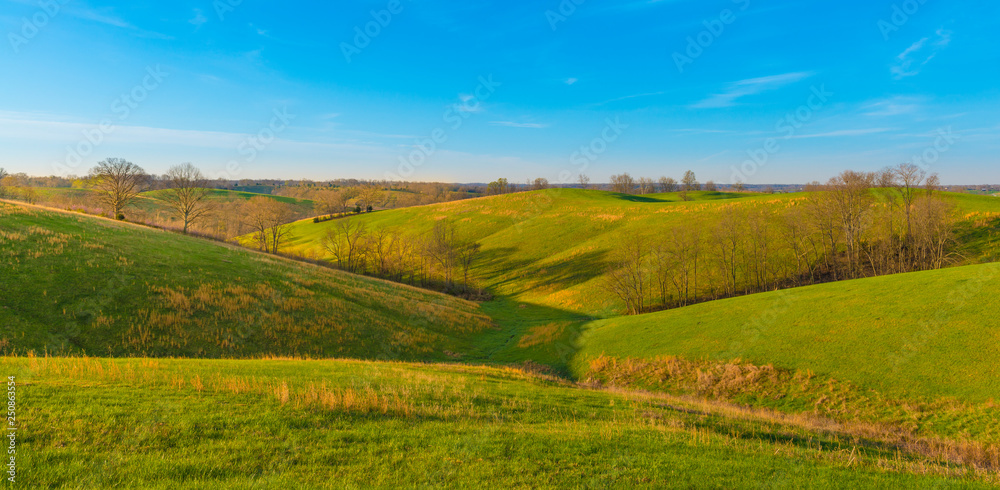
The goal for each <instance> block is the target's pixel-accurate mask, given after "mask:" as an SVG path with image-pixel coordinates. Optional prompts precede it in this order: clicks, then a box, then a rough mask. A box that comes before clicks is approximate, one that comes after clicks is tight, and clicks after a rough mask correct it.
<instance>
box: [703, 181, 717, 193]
mask: <svg viewBox="0 0 1000 490" xmlns="http://www.w3.org/2000/svg"><path fill="white" fill-rule="evenodd" d="M705 190H706V191H708V192H715V191H717V190H718V189H716V187H715V182H714V181H711V180H710V181H708V182H705Z"/></svg>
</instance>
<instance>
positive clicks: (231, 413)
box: [0, 357, 996, 488]
mask: <svg viewBox="0 0 1000 490" xmlns="http://www.w3.org/2000/svg"><path fill="white" fill-rule="evenodd" d="M0 366H2V369H3V372H4V373H5V375H7V376H10V375H13V376H15V383H16V394H17V395H16V401H17V405H16V407H17V423H18V424H19V426H20V432H18V435H19V436H18V439H17V444H18V446H17V468H18V480H17V481H18V483H20V484H22V485H28V486H32V487H43V486H46V487H47V486H74V487H77V486H84V487H104V488H107V487H111V486H115V487H152V488H177V487H178V486H185V487H197V488H209V487H211V488H217V487H239V488H247V487H268V488H274V487H281V488H295V487H319V486H323V487H328V486H329V487H338V488H343V487H347V488H372V487H392V488H400V487H418V486H419V487H422V486H434V487H449V488H470V487H484V486H490V487H494V488H528V487H530V488H566V487H602V488H607V487H611V488H635V487H657V488H662V487H692V486H696V487H725V488H734V487H759V486H761V485H768V486H779V487H787V486H797V487H800V486H805V487H812V488H831V487H839V488H845V487H851V488H862V487H863V488H887V487H896V488H898V487H917V486H931V485H940V486H945V487H962V488H968V487H973V488H975V487H986V486H987V485H988V484H989V482H991V481H993V482H994V483H995V480H996V479H995V475H994V476H988V475H982V474H980V475H978V476H977V475H975V474H973V472H971V471H968V470H965V469H963V468H961V467H956V466H955V465H950V466H949V465H945V464H941V463H936V462H934V461H932V460H929V459H927V458H924V457H920V456H918V455H915V454H909V453H907V452H905V451H902V452H901V451H897V450H895V449H894V448H893V447H891V446H886V445H885V444H882V443H880V442H879V441H878V440H874V439H867V438H859V437H856V436H853V435H850V434H849V433H844V432H841V431H838V430H827V429H824V428H823V427H822V426H821V425H817V422H818V421H809V420H805V419H796V420H792V419H781V418H773V417H768V416H766V414H758V413H750V412H746V413H739V416H733V415H734V414H737V413H738V412H732V411H731V410H732V409H727V408H726V407H721V406H713V405H707V404H703V403H698V402H688V401H684V400H680V399H673V398H669V397H664V396H657V395H648V394H641V393H628V392H617V391H602V390H593V389H585V388H581V387H578V386H575V385H572V384H569V383H567V382H564V381H559V380H556V379H551V378H545V377H539V376H534V375H530V374H527V373H524V372H520V371H515V370H511V369H500V368H489V367H471V366H457V365H451V366H449V365H414V364H402V363H378V362H358V361H282V360H270V361H205V360H153V361H150V360H143V359H131V360H98V359H59V358H30V359H26V358H10V357H4V358H0ZM727 410H729V411H727ZM949 475H950V476H949Z"/></svg>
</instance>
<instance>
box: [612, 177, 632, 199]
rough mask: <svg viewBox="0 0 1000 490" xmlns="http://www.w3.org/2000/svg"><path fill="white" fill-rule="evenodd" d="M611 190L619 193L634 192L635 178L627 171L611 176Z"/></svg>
mask: <svg viewBox="0 0 1000 490" xmlns="http://www.w3.org/2000/svg"><path fill="white" fill-rule="evenodd" d="M611 190H612V191H614V192H618V193H620V194H633V193H635V179H633V178H632V176H631V175H629V174H628V172H626V173H623V174H619V175H612V176H611Z"/></svg>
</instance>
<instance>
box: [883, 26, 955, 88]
mask: <svg viewBox="0 0 1000 490" xmlns="http://www.w3.org/2000/svg"><path fill="white" fill-rule="evenodd" d="M949 44H951V31H948V30H945V29H938V30H937V31H935V32H934V37H933V38H931V37H925V38H923V39H921V40H919V41H917V42H915V43H913V44H911V45H910V47H908V48H906V49H905V50H903V52H902V53H899V55H898V56H896V61H895V63H894V64H893V65H892V66H891V67H890V68H889V71H890V72H892V76H893V78H895V79H896V80H902V79H904V78H906V77H912V76H916V75H919V74H920V70H922V69H923V67H924V65H926V64H927V63H929V62H930V61H931V60H932V59H934V57H935V56H937V54H938V53H939V52H940V51H941V50H942V49H944V48H946V47H948V45H949Z"/></svg>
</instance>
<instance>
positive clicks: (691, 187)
mask: <svg viewBox="0 0 1000 490" xmlns="http://www.w3.org/2000/svg"><path fill="white" fill-rule="evenodd" d="M681 183H682V184H684V190H686V191H700V190H701V184H699V183H698V178H697V177H695V175H694V172H693V171H691V170H688V171H687V172H684V178H682V179H681Z"/></svg>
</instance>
